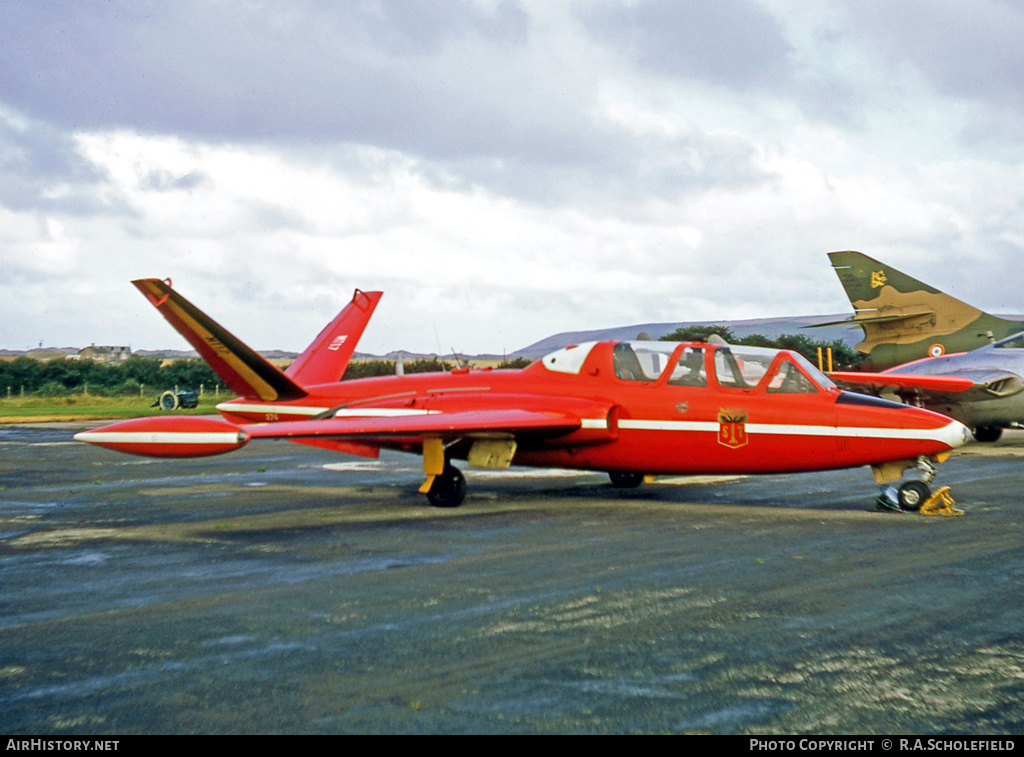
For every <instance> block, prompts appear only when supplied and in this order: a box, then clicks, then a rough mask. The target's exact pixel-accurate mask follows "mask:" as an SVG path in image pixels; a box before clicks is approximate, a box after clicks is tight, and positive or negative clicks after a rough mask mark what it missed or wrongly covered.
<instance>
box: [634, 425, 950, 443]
mask: <svg viewBox="0 0 1024 757" xmlns="http://www.w3.org/2000/svg"><path fill="white" fill-rule="evenodd" d="M619 428H620V429H625V430H632V431H710V432H713V433H718V430H719V428H720V426H719V424H718V423H715V422H714V421H657V420H651V421H648V420H620V421H619ZM745 428H746V432H747V434H749V435H756V434H765V435H775V436H824V437H837V438H850V439H920V440H932V441H943V442H947V441H949V440H950V439H951V438H957V437H958V436H959V435H960V434H959V431H960V424H959V423H957V422H956V421H954V422H952V423H949V424H947V425H945V426H942V427H941V428H933V429H924V428H867V427H862V426H800V425H795V424H773V423H747V424H746V425H745Z"/></svg>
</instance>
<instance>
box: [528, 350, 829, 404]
mask: <svg viewBox="0 0 1024 757" xmlns="http://www.w3.org/2000/svg"><path fill="white" fill-rule="evenodd" d="M598 344H599V343H598V342H586V343H584V344H579V345H575V346H573V347H566V348H565V349H561V350H558V351H556V352H552V353H551V354H549V355H546V356H545V357H544V358H542V359H541V362H542V364H543V365H544V367H545V368H547V369H548V370H550V371H555V372H558V373H569V374H578V373H579V372H580V371H581V369H582V368H583V364H584V363H585V362H586V361H587V358H588V357H589V356H590V354H591V352H592V351H593V350H594V348H595V347H596V346H597V345H598ZM612 368H613V371H614V374H615V377H616V378H618V379H620V380H622V381H635V382H646V383H656V382H660V381H662V380H663V382H664V383H665V384H668V385H670V386H692V387H704V386H708V385H709V384H712V385H717V386H719V387H723V388H727V389H729V388H732V389H753V388H755V387H762V386H763V389H764V390H765V391H767V392H777V393H784V394H812V393H814V392H817V391H820V390H823V389H825V390H827V389H832V388H835V384H834V383H832V381H831V380H830V379H829V378H828V377H827V376H825V375H824V374H823V373H822V372H821V371H819V370H818V369H817V368H815V367H814V366H813V365H812V364H811V363H810V362H809V361H808V360H807V359H806V358H804V357H803V356H801V355H799V354H798V353H795V352H790V351H786V350H772V349H765V348H763V347H744V346H739V345H724V344H722V345H719V344H703V343H679V342H652V341H629V342H618V343H617V344H615V345H614V346H613V347H612Z"/></svg>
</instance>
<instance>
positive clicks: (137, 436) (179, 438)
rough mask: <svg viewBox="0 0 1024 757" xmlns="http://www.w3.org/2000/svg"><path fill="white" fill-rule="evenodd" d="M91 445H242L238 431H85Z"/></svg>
mask: <svg viewBox="0 0 1024 757" xmlns="http://www.w3.org/2000/svg"><path fill="white" fill-rule="evenodd" d="M75 439H77V440H78V441H80V442H89V443H90V444H241V440H240V439H239V434H238V432H237V431H83V432H81V433H78V434H75Z"/></svg>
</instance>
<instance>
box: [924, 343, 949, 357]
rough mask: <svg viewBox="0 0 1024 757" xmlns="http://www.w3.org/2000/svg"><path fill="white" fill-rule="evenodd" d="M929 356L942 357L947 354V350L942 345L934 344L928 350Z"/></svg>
mask: <svg viewBox="0 0 1024 757" xmlns="http://www.w3.org/2000/svg"><path fill="white" fill-rule="evenodd" d="M928 354H929V355H931V356H932V357H942V356H943V355H945V354H946V348H945V347H943V346H942V345H941V344H933V345H932V346H931V347H929V348H928Z"/></svg>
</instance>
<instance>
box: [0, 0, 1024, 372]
mask: <svg viewBox="0 0 1024 757" xmlns="http://www.w3.org/2000/svg"><path fill="white" fill-rule="evenodd" d="M901 7H904V6H901ZM942 7H943V8H945V9H946V10H947V11H949V12H947V13H944V14H938V15H935V16H934V17H930V18H928V19H923V18H922V14H923V13H924V9H925V6H924V5H921V4H919V3H909V4H907V5H906V6H905V9H904V10H902V11H900V12H899V13H897V14H896V16H895V18H890V17H891V16H892V15H893V14H892V12H890V11H889V10H887V6H886V5H885V4H881V5H880V4H878V3H870V2H869V3H856V4H855V3H852V2H850V3H841V4H829V5H828V6H827V7H826V6H820V7H812V8H808V7H807V6H806V4H804V3H797V2H793V0H765V1H764V2H754V1H753V0H749V1H748V0H729V2H723V3H716V4H714V8H710V6H709V8H698V7H697V6H694V7H690V5H686V7H683V6H682V5H680V4H678V3H667V2H663V0H637V1H636V2H633V3H631V4H629V5H621V4H610V3H604V2H600V0H592V1H591V2H582V3H572V4H566V3H550V2H540V1H539V0H530V1H529V2H525V1H524V2H512V1H511V0H506V1H499V0H494V1H493V2H468V1H467V2H460V1H459V0H452V1H451V2H447V3H436V2H425V1H424V2H410V3H400V4H382V3H375V2H355V3H346V4H343V5H338V4H334V3H318V2H313V1H312V0H310V1H309V2H301V3H296V4H292V5H289V6H288V7H287V8H284V9H282V8H280V7H277V6H265V5H262V4H259V3H250V4H241V5H239V4H218V3H188V2H181V3H174V4H170V5H168V4H163V3H154V4H149V5H145V4H139V3H132V4H121V3H101V4H91V3H69V4H66V5H58V4H42V5H40V4H37V3H30V2H16V1H14V0H12V1H11V2H7V3H4V4H2V5H0V67H3V68H4V71H5V78H4V79H2V80H0V347H2V346H7V347H26V346H29V345H34V344H36V343H37V342H38V341H39V340H40V339H42V340H43V341H46V342H47V343H50V344H71V343H78V344H85V343H89V342H109V343H124V342H129V343H132V344H133V345H134V346H136V347H157V346H172V345H174V344H177V343H179V341H180V340H178V337H177V336H176V335H174V334H173V333H172V332H171V331H170V328H169V327H168V326H167V325H166V324H164V323H163V322H162V320H161V319H159V317H158V316H157V315H156V314H154V313H151V312H149V306H148V305H147V304H146V303H145V301H144V300H143V299H142V298H141V297H139V295H138V294H137V293H136V292H135V291H134V289H133V288H132V287H131V286H130V285H129V284H128V281H129V280H130V279H132V278H137V277H140V276H161V277H162V276H170V277H172V278H173V280H174V282H175V284H176V285H177V286H178V287H179V288H180V289H181V291H182V292H183V293H184V294H185V295H186V296H187V297H189V298H190V299H193V300H194V301H195V302H196V303H197V304H198V305H200V306H201V307H203V308H205V309H206V310H208V311H209V312H210V313H211V314H212V315H213V316H214V317H216V318H218V319H219V320H221V321H222V322H223V323H224V324H225V325H226V326H228V327H229V328H231V329H232V330H234V331H236V333H238V335H239V336H240V337H242V338H243V339H244V340H246V341H248V342H249V343H251V344H252V345H253V346H254V347H257V348H261V349H262V348H287V349H300V348H301V347H303V346H304V345H305V343H306V342H307V341H308V340H309V339H311V338H312V337H313V336H314V335H315V334H316V333H317V331H318V330H319V328H320V327H321V326H322V324H323V323H324V322H326V320H327V319H329V318H330V317H331V316H333V315H334V313H336V312H337V310H338V309H340V307H341V306H342V305H343V304H344V303H345V302H346V301H347V300H348V298H349V296H350V295H351V291H352V289H353V288H355V287H360V288H363V289H383V290H384V291H385V298H384V300H383V301H382V303H381V306H380V308H379V309H378V311H377V315H376V316H375V318H374V322H373V323H371V325H370V328H369V329H368V331H367V333H366V336H365V337H364V344H363V347H364V348H365V349H369V350H372V351H377V352H382V351H386V350H389V349H414V350H435V349H438V347H439V346H440V348H441V349H443V350H447V349H449V348H451V347H455V348H456V349H459V350H463V351H469V352H482V351H490V352H501V351H502V350H506V351H511V350H514V349H517V348H520V347H523V346H526V345H527V344H529V343H531V342H533V341H535V340H538V339H541V338H543V337H545V336H548V335H549V334H551V333H553V332H556V331H562V330H578V329H591V328H599V327H604V326H613V325H621V324H627V323H642V322H653V321H674V320H686V319H695V320H696V319H700V320H709V319H727V318H741V317H756V316H760V315H765V316H768V315H791V314H796V313H808V312H821V313H834V312H841V311H843V310H845V309H846V307H847V303H846V301H845V298H844V297H843V295H842V291H841V289H840V287H839V285H838V282H837V281H836V280H835V277H834V274H833V273H832V272H831V270H830V269H829V266H828V261H827V258H826V257H825V252H827V251H830V250H835V249H848V248H853V249H862V250H863V251H864V252H866V253H868V254H870V255H873V256H875V257H879V258H882V259H884V260H887V261H888V262H891V263H892V264H893V265H896V266H897V267H901V268H905V269H907V270H908V272H909V273H916V275H918V276H919V277H922V278H925V280H928V281H930V283H933V284H934V285H936V286H939V287H941V288H946V287H944V286H943V285H944V284H948V281H950V280H955V281H956V283H957V286H958V287H961V288H962V291H963V292H964V293H967V294H970V295H971V297H973V300H972V301H974V302H976V303H977V304H978V305H980V306H983V307H987V306H988V304H989V303H996V304H994V305H992V308H993V309H994V308H996V307H997V306H998V307H999V308H1002V309H1006V310H1011V311H1019V312H1024V302H1021V301H1020V298H1019V294H1018V293H1019V289H1020V287H1019V283H1018V282H1016V281H1015V280H1014V278H1013V277H1012V276H1011V275H1002V274H1004V273H1006V272H1012V271H1013V270H1014V267H1013V266H1012V265H1011V263H1013V262H1016V261H1017V260H1019V253H1020V250H1021V241H1022V239H1024V232H1022V231H1021V228H1022V227H1021V221H1022V218H1021V212H1020V210H1019V208H1021V207H1022V206H1024V197H1022V195H1024V190H1022V189H1021V186H1022V182H1021V181H1020V179H1021V171H1022V166H1024V155H1021V153H1020V148H1019V139H1018V135H1017V134H1015V133H1014V129H1013V127H1014V125H1015V124H1019V121H1020V116H1021V112H1020V111H1021V108H1022V107H1024V102H1022V101H1021V99H1020V98H1019V97H1017V95H1016V94H1014V93H1015V92H1016V90H1015V89H1014V88H1013V87H1014V84H1013V82H1014V79H1013V77H1012V76H1011V75H1010V74H1011V72H1012V67H1011V66H1010V64H1009V63H1008V60H1009V59H1008V58H1007V57H1006V56H1007V55H1008V54H1009V52H1010V51H1012V49H1013V47H1012V45H1010V44H1009V43H1008V40H1009V39H1010V37H1011V36H1012V34H1010V32H1012V30H1013V29H1015V28H1016V27H1017V25H1018V23H1019V16H1020V14H1018V13H1017V12H1016V11H1014V10H1012V9H1009V7H1008V6H1002V5H999V4H996V3H994V2H985V3H983V4H982V7H981V10H980V11H979V13H978V14H977V15H976V16H975V17H973V18H972V19H971V20H970V22H969V24H968V26H967V33H966V35H965V40H964V41H963V42H962V43H957V42H956V34H957V31H958V25H960V24H961V23H962V16H960V15H959V14H958V13H955V12H953V11H955V10H956V6H955V5H952V4H949V3H947V4H944V5H943V6H942ZM268 9H269V10H268ZM268 13H269V14H270V15H268ZM708 14H710V15H708ZM271 16H273V17H271ZM883 21H886V22H887V21H894V23H895V26H887V25H886V23H883ZM919 22H920V23H921V24H924V28H926V30H927V35H926V40H925V42H926V44H924V45H922V46H920V47H919V48H917V49H913V50H905V49H903V46H902V45H901V43H906V42H909V41H910V40H909V35H910V30H911V29H913V28H916V26H915V24H918V23H919ZM996 27H1000V28H996ZM1007 30H1009V32H1008V31H1007ZM1008 34H1010V36H1008ZM673 40H675V41H678V42H679V44H672V42H673ZM945 45H954V49H955V50H956V51H958V52H957V55H961V54H963V55H965V56H966V55H967V54H968V53H969V54H970V55H972V56H975V58H974V60H973V61H972V62H971V69H970V70H971V71H974V72H980V73H985V72H988V73H989V74H991V75H992V76H993V77H994V79H995V80H994V81H989V82H988V83H986V85H985V86H984V87H981V88H980V89H979V90H978V91H969V89H970V88H965V87H964V86H963V82H962V81H961V80H960V79H958V78H956V76H954V72H952V71H951V69H950V68H949V67H948V66H946V65H944V64H943V63H942V61H941V56H940V55H939V53H940V51H941V50H942V49H943V48H944V46H945ZM72 63H73V64H74V65H72ZM1001 92H1010V96H1009V97H1005V98H1001V97H1000V93H1001ZM991 125H996V126H998V127H999V128H996V129H992V130H990V132H989V133H987V134H986V139H985V140H984V141H979V140H978V139H976V138H973V137H971V135H972V134H976V133H979V132H981V131H985V129H986V127H987V126H991ZM1008 135H1010V136H1012V137H1013V138H1012V139H1008V138H1007V137H1008ZM969 137H971V138H969ZM968 258H970V259H971V260H984V261H985V263H986V266H985V267H983V268H980V269H979V267H978V266H971V265H969V264H968V263H967V262H965V261H967V260H968ZM915 266H918V267H916V268H915ZM991 271H999V272H1000V275H998V276H992V275H991ZM947 275H948V278H947ZM176 340H178V341H176Z"/></svg>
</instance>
